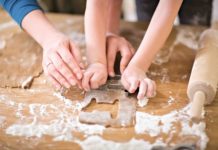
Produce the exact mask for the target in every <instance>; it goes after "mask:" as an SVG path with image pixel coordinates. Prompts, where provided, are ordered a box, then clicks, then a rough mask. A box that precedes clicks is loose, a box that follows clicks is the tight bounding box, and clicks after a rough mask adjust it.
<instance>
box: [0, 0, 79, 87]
mask: <svg viewBox="0 0 218 150" xmlns="http://www.w3.org/2000/svg"><path fill="white" fill-rule="evenodd" d="M0 4H1V5H2V6H3V8H4V9H5V10H7V11H8V12H9V14H10V15H11V16H12V17H13V18H14V19H15V21H16V22H17V23H18V24H19V25H20V26H22V27H23V29H24V30H26V31H27V32H28V33H29V34H30V35H31V36H32V37H33V38H34V39H35V40H36V41H37V42H38V43H39V44H40V45H41V46H42V48H43V49H44V50H43V63H42V64H43V69H44V72H45V73H46V75H47V76H48V78H49V79H50V80H51V81H52V83H53V84H54V85H55V87H56V88H58V89H59V88H60V87H61V86H62V85H63V86H65V87H66V88H69V87H70V85H75V84H76V82H77V83H78V84H79V85H81V81H80V79H81V78H82V71H81V69H80V66H79V64H80V62H81V59H80V54H79V51H78V49H77V48H76V47H75V45H74V44H73V42H72V41H71V40H70V39H69V38H68V37H67V36H65V35H63V34H62V33H60V32H59V31H58V30H57V29H55V28H54V26H53V25H52V24H51V23H50V22H49V21H48V20H47V18H46V17H45V15H44V14H43V12H42V11H41V9H40V7H39V6H38V4H37V2H36V0H28V1H24V0H23V1H21V0H1V1H0ZM76 77H77V78H76Z"/></svg>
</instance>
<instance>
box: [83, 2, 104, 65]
mask: <svg viewBox="0 0 218 150" xmlns="http://www.w3.org/2000/svg"><path fill="white" fill-rule="evenodd" d="M107 9H108V0H101V1H99V0H88V1H87V4H86V12H85V35H86V46H87V58H88V63H89V64H91V63H96V62H98V63H102V64H104V65H106V47H105V45H106V20H107V18H106V17H107Z"/></svg>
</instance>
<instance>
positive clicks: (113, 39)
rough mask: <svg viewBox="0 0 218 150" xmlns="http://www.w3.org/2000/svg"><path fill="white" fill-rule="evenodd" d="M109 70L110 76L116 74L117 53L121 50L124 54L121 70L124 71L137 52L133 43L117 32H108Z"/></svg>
mask: <svg viewBox="0 0 218 150" xmlns="http://www.w3.org/2000/svg"><path fill="white" fill-rule="evenodd" d="M106 43H107V64H108V66H107V70H108V73H109V76H114V75H115V73H114V63H115V59H116V55H117V53H118V52H119V51H120V54H121V56H122V58H121V61H120V72H121V73H123V71H124V69H125V68H126V66H127V65H128V63H129V61H130V60H131V58H132V56H133V55H134V53H135V50H134V48H133V47H132V45H131V44H130V43H129V42H128V41H127V40H126V39H125V38H123V37H120V36H118V35H115V34H108V35H107V39H106Z"/></svg>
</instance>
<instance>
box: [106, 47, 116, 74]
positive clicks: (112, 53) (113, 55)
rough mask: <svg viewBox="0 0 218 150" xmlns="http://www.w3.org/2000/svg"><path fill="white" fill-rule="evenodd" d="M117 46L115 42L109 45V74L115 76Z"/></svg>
mask: <svg viewBox="0 0 218 150" xmlns="http://www.w3.org/2000/svg"><path fill="white" fill-rule="evenodd" d="M116 54H117V51H116V47H115V46H114V45H113V44H110V45H108V46H107V63H108V73H109V76H111V77H114V76H115V73H114V63H115V59H116Z"/></svg>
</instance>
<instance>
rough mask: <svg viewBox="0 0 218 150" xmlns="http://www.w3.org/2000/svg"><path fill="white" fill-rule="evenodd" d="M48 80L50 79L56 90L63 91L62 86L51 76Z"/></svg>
mask: <svg viewBox="0 0 218 150" xmlns="http://www.w3.org/2000/svg"><path fill="white" fill-rule="evenodd" d="M47 78H48V81H49V82H50V83H52V85H53V86H54V87H55V88H56V90H60V89H61V84H60V83H59V82H58V81H57V80H56V79H55V78H53V77H52V76H50V75H48V76H47Z"/></svg>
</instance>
